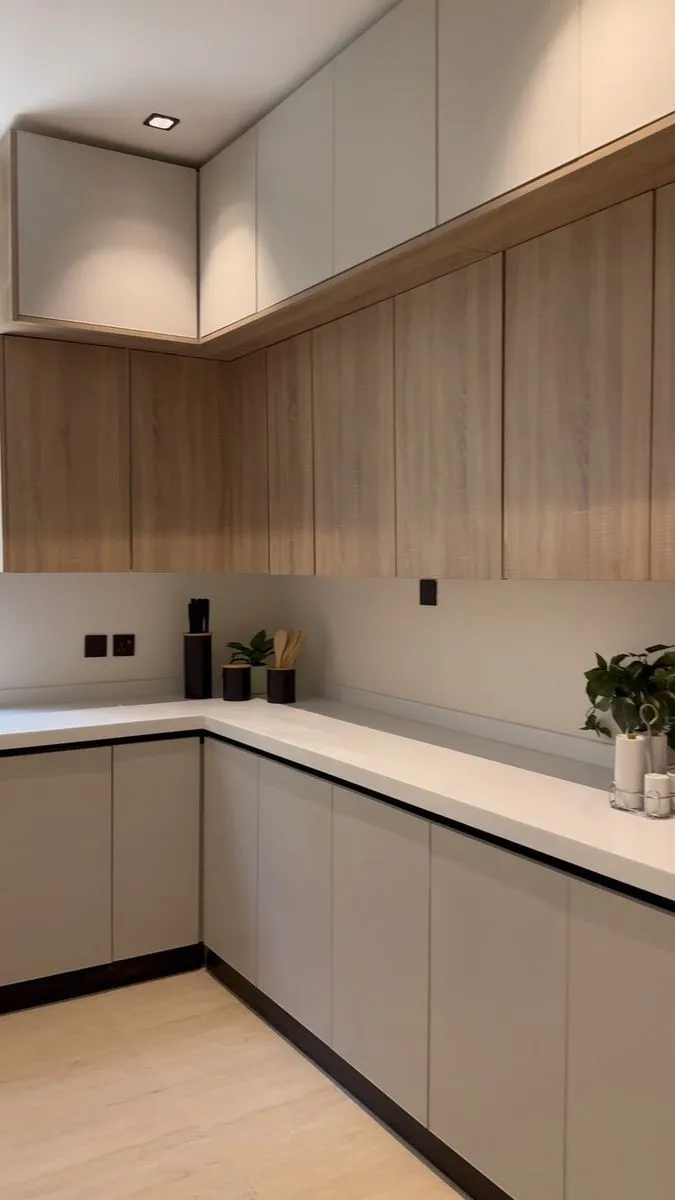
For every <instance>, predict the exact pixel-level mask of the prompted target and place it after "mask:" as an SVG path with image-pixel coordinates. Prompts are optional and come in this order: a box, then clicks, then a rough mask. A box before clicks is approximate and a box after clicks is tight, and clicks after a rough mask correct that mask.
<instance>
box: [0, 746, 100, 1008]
mask: <svg viewBox="0 0 675 1200" xmlns="http://www.w3.org/2000/svg"><path fill="white" fill-rule="evenodd" d="M110 809H111V750H110V747H109V746H108V747H102V746H95V747H92V748H90V749H83V750H65V751H60V752H59V753H51V754H29V755H26V756H21V755H19V756H17V757H15V758H2V759H0V898H1V899H0V986H2V985H4V984H9V983H18V982H19V981H21V980H26V979H39V978H42V977H43V976H47V975H59V974H61V973H62V972H64V971H79V970H81V969H83V968H85V967H95V966H98V965H99V964H101V963H107V962H110V959H111V942H110V928H111V919H110V918H111V890H112V889H111V866H110V864H111V841H110Z"/></svg>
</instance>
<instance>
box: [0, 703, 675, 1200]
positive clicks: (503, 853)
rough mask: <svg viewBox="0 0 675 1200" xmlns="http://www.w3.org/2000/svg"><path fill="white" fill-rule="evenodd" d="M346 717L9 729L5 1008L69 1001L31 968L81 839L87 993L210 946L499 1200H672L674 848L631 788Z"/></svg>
mask: <svg viewBox="0 0 675 1200" xmlns="http://www.w3.org/2000/svg"><path fill="white" fill-rule="evenodd" d="M321 708H322V706H321V705H317V706H308V707H306V708H299V707H292V708H283V707H276V706H270V705H268V704H266V703H265V702H264V701H252V702H250V703H247V704H227V705H226V704H224V703H223V702H222V701H217V700H215V701H204V702H179V701H176V702H164V703H157V704H138V705H120V706H115V707H112V708H90V709H78V710H75V709H60V710H56V709H53V710H46V709H43V710H39V711H38V710H14V711H8V710H5V711H4V712H0V834H1V835H2V836H1V837H0V891H3V892H4V896H5V903H4V905H2V906H0V982H2V983H4V985H5V986H4V987H1V988H0V1005H1V1006H2V1007H3V1008H5V1009H7V1008H11V1007H19V1006H20V1005H21V1003H22V1002H25V1003H35V1002H36V997H37V1000H39V999H42V998H49V997H50V995H52V994H53V993H52V992H51V991H50V982H51V980H52V979H53V978H55V976H54V974H53V973H54V972H55V971H58V970H59V969H60V968H59V966H58V965H57V964H58V959H54V964H53V965H51V966H50V967H49V970H48V971H45V972H39V971H38V970H37V969H35V968H34V967H31V966H30V965H29V966H27V967H26V969H25V970H24V969H23V968H22V967H21V965H19V966H17V967H15V968H14V969H13V970H10V971H9V973H7V972H6V971H3V964H2V954H3V946H6V947H7V954H8V960H9V959H11V958H12V955H13V954H14V955H15V956H16V962H17V963H19V964H21V963H23V962H28V963H29V964H30V962H31V961H32V960H31V959H30V953H29V955H28V959H26V958H25V953H24V952H25V946H24V943H25V941H26V939H25V937H22V931H21V928H20V926H21V910H22V909H23V908H26V909H28V910H29V912H28V918H27V924H26V928H29V927H30V921H31V919H32V920H33V928H35V929H37V928H40V925H39V923H38V922H37V916H36V913H37V910H36V911H32V906H33V898H32V892H31V883H32V884H34V889H35V890H36V892H39V889H40V886H41V879H40V878H39V877H37V878H35V880H33V881H31V880H30V879H29V878H28V879H27V877H28V876H29V875H30V869H31V864H32V863H35V869H36V870H42V871H43V876H44V877H45V878H46V879H47V884H46V886H47V889H48V887H49V885H50V878H49V876H50V874H51V872H52V866H53V863H52V859H53V858H54V857H56V856H57V849H58V847H61V848H62V849H64V848H65V849H66V850H67V847H68V844H69V839H70V838H71V837H72V838H73V839H74V840H76V841H77V840H78V839H79V846H78V848H77V853H75V852H73V857H72V860H71V861H70V862H69V863H68V864H62V867H61V868H58V869H57V870H56V874H57V876H58V877H57V879H56V882H55V885H54V886H55V887H56V894H57V895H59V896H60V892H59V888H61V889H63V888H65V891H66V893H68V894H67V895H66V898H65V900H64V904H65V905H66V907H65V909H64V911H66V912H68V913H70V912H71V911H72V913H73V914H74V913H76V912H77V911H82V910H83V909H86V910H87V913H88V919H89V918H90V919H89V926H88V927H87V928H82V929H80V928H79V926H78V927H77V929H76V932H75V934H74V935H73V937H72V938H71V940H74V941H75V942H79V945H78V947H77V954H78V955H79V957H78V956H77V955H76V957H75V959H74V960H73V962H74V963H75V965H76V969H75V971H74V972H73V971H71V968H70V965H69V966H66V967H65V968H63V969H64V970H65V972H66V974H65V975H60V976H59V979H61V980H63V979H66V981H68V980H70V981H71V982H72V983H73V985H74V986H73V987H72V988H71V989H70V991H68V986H69V985H68V983H67V982H66V984H65V985H64V987H65V990H64V991H63V992H62V994H73V993H74V992H77V990H78V986H77V983H78V980H80V979H82V981H83V986H82V989H80V990H93V989H94V988H95V987H96V986H109V985H110V984H111V983H115V982H123V981H124V978H116V977H114V976H108V975H106V971H108V972H110V971H113V970H117V971H118V973H119V972H121V973H122V976H124V973H125V972H126V973H127V977H128V978H134V977H143V970H146V971H147V970H152V969H153V968H154V967H156V968H157V971H161V970H162V969H163V958H162V956H167V955H168V956H173V958H171V957H170V958H169V959H167V969H180V967H181V966H183V967H186V966H195V965H199V961H203V954H204V951H203V947H204V946H205V947H206V955H207V965H208V966H209V967H210V969H211V970H212V972H213V974H214V975H216V976H217V977H218V978H220V979H221V981H223V982H225V983H226V984H227V986H229V987H231V988H232V989H233V990H235V991H236V992H238V993H239V994H240V995H241V996H242V997H243V998H244V999H245V1000H246V1001H247V1002H248V1003H249V1004H251V1005H252V1006H253V1007H255V1008H257V1009H258V1011H260V1012H261V1013H262V1014H263V1015H264V1016H265V1017H266V1018H267V1019H268V1020H270V1021H271V1022H272V1023H273V1024H275V1025H276V1026H277V1027H278V1028H280V1029H281V1030H282V1032H284V1033H285V1034H286V1035H287V1036H289V1037H290V1038H292V1040H294V1041H295V1042H296V1043H297V1044H298V1045H300V1046H301V1048H302V1049H303V1050H304V1051H305V1052H306V1053H308V1054H310V1055H311V1056H312V1057H313V1058H315V1060H316V1061H318V1062H319V1063H320V1064H321V1065H322V1066H323V1067H324V1068H325V1069H327V1070H328V1071H330V1072H331V1073H332V1074H334V1075H335V1077H336V1078H338V1079H339V1080H340V1081H341V1082H342V1083H343V1084H344V1085H345V1086H347V1087H348V1088H349V1089H350V1090H352V1091H353V1092H354V1093H355V1094H356V1095H358V1096H360V1098H361V1099H362V1100H363V1101H364V1102H365V1103H367V1104H369V1105H370V1107H371V1108H373V1110H374V1111H375V1112H377V1113H378V1114H379V1115H380V1116H381V1117H382V1118H383V1119H384V1120H385V1121H387V1122H388V1123H389V1124H390V1125H391V1126H392V1127H393V1128H394V1129H396V1130H397V1131H398V1132H399V1133H401V1134H402V1135H403V1136H404V1137H407V1138H408V1140H409V1141H410V1142H411V1143H412V1144H413V1145H415V1146H416V1147H417V1148H418V1149H420V1150H421V1151H422V1152H423V1153H424V1154H426V1155H427V1156H428V1157H429V1158H430V1159H431V1160H432V1161H434V1162H435V1163H436V1164H437V1165H439V1166H440V1167H441V1168H442V1169H443V1170H445V1171H446V1173H447V1174H448V1175H449V1176H450V1177H451V1178H452V1179H454V1180H455V1181H456V1182H457V1183H459V1184H460V1186H463V1187H464V1188H465V1189H466V1190H467V1191H468V1192H469V1194H470V1195H471V1196H473V1197H475V1198H476V1200H500V1198H503V1197H512V1198H513V1200H610V1197H611V1200H634V1197H635V1195H637V1194H642V1195H645V1196H647V1195H648V1196H649V1197H650V1200H666V1198H668V1200H670V1197H671V1196H672V1194H673V1190H674V1189H675V1166H674V1165H673V1160H672V1155H671V1153H670V1138H671V1134H672V1129H673V1127H675V1089H674V1088H673V1086H672V1080H673V1078H675V1036H674V1035H673V1032H672V1023H673V1014H674V1013H675V919H674V918H673V914H674V913H675V820H673V821H665V822H658V821H650V820H648V819H646V818H641V817H635V816H630V815H627V814H622V813H617V812H615V811H614V810H612V809H611V808H610V806H609V803H608V798H607V790H606V785H607V783H608V779H607V773H606V772H605V771H604V770H603V769H602V768H597V767H591V766H582V765H577V766H574V765H573V764H570V763H568V764H565V762H564V761H563V760H556V759H553V758H552V757H550V756H545V755H541V754H538V753H536V752H531V751H517V752H516V751H514V750H512V749H509V748H507V747H501V748H500V747H499V746H498V745H497V744H495V743H490V744H487V743H481V742H480V740H479V739H471V738H464V737H462V736H460V735H457V736H456V737H454V738H453V736H452V735H448V736H447V737H440V736H439V733H438V731H437V730H436V731H434V730H431V729H429V728H427V727H423V726H415V725H412V724H411V725H404V724H402V723H401V722H397V721H396V720H394V719H392V720H389V719H385V718H382V717H376V716H375V715H374V714H366V713H363V712H361V713H355V712H352V711H351V710H349V709H348V708H343V707H341V706H339V705H324V706H323V711H321ZM377 725H379V726H380V727H379V728H377V727H374V726H377ZM439 741H440V742H443V741H445V742H446V744H438V743H439ZM447 743H450V744H447ZM59 764H62V765H61V766H60V765H59ZM66 764H68V765H67V766H66ZM24 801H25V804H24ZM60 804H63V814H64V816H63V819H60V818H59V817H58V813H59V805H60ZM31 806H32V807H31ZM3 810H4V812H3ZM94 813H96V814H98V815H97V816H96V818H95V820H94V816H93V814H94ZM66 816H67V817H68V818H69V820H70V821H71V826H70V832H69V827H68V826H67V823H66ZM52 822H53V824H50V823H52ZM88 822H89V824H88ZM88 831H90V832H88ZM40 837H42V840H43V844H42V845H38V842H39V839H40ZM33 838H35V839H36V846H35V853H34V854H33V853H32V848H31V839H33ZM3 842H4V843H5V845H4V851H3ZM22 856H23V857H22ZM41 864H42V866H41ZM66 868H67V869H66ZM55 869H56V868H55ZM80 870H81V871H82V872H83V877H84V878H85V882H86V884H87V887H88V888H89V892H90V895H87V896H86V897H85V896H84V894H77V888H75V892H74V893H72V894H71V892H72V888H73V887H74V886H75V885H74V884H73V882H72V881H73V880H74V879H76V877H77V875H78V872H79V871H80ZM3 871H4V874H5V878H4V879H3V877H2V872H3ZM106 871H107V872H108V875H107V876H106ZM59 872H60V873H59ZM64 879H65V882H64ZM8 880H9V881H10V882H9V883H8V882H7V881H8ZM12 886H15V893H12ZM153 892H154V896H155V900H154V903H153ZM68 905H70V906H71V907H70V909H69V908H68ZM56 907H58V906H56ZM38 908H39V906H38ZM3 910H4V911H3ZM97 913H98V916H97ZM97 920H98V926H97V930H98V932H96V930H94V932H92V929H93V926H94V925H96V921H97ZM62 924H63V922H62ZM73 928H75V926H73ZM60 932H61V933H63V931H62V930H61V931H59V930H56V932H55V935H54V938H53V940H54V942H55V943H58V940H59V933H60ZM64 937H66V938H67V937H70V932H69V931H68V930H67V931H66V933H65V934H64ZM96 938H98V941H96ZM87 939H89V945H90V949H88V948H87V947H88V941H87ZM17 946H18V949H17ZM68 950H69V952H70V947H69V948H68ZM200 954H201V956H202V957H201V959H200V958H199V955H200ZM22 956H24V957H22ZM176 956H177V957H176ZM64 961H66V962H67V963H69V964H70V959H69V958H68V955H67V954H66V958H65V959H64ZM141 962H142V963H144V964H146V966H145V967H143V968H142V969H140V970H139V969H138V964H139V963H141ZM149 962H151V963H152V964H153V965H152V966H151V967H150V968H148V967H147V964H148V963H149ZM172 964H173V965H172ZM87 968H88V969H89V970H90V972H93V973H94V974H93V976H92V978H91V980H89V976H88V974H87ZM97 971H98V972H99V974H98V975H97V974H96V972H97ZM101 972H102V973H101ZM135 972H136V974H135ZM38 974H43V975H47V976H49V977H48V978H40V979H38V978H36V976H37V975H38ZM76 977H77V978H76ZM83 977H86V978H83ZM36 988H37V992H36V991H35V989H36ZM26 989H28V990H26ZM31 989H32V991H31ZM40 989H42V992H41V991H40ZM56 994H57V995H58V994H59V992H58V989H57V992H56ZM3 997H4V1001H3ZM14 1001H16V1003H14Z"/></svg>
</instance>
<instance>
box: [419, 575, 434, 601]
mask: <svg viewBox="0 0 675 1200" xmlns="http://www.w3.org/2000/svg"><path fill="white" fill-rule="evenodd" d="M420 604H428V605H435V604H438V580H437V579H420Z"/></svg>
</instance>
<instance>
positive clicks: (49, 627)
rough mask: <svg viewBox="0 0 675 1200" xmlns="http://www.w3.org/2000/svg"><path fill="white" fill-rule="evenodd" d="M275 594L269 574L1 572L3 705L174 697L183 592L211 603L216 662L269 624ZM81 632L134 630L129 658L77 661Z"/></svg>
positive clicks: (182, 624)
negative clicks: (132, 653) (110, 696)
mask: <svg viewBox="0 0 675 1200" xmlns="http://www.w3.org/2000/svg"><path fill="white" fill-rule="evenodd" d="M278 593H279V584H278V581H277V580H275V579H270V578H269V577H266V576H234V575H173V574H167V575H159V574H158V575H144V574H138V575H136V574H124V575H86V574H84V575H0V629H1V630H2V634H1V640H0V646H1V650H0V704H2V705H5V706H7V705H11V704H13V703H32V702H34V701H37V702H40V701H42V700H44V701H45V702H46V703H48V702H49V701H50V700H52V701H54V702H59V700H60V699H67V700H74V699H79V698H82V699H87V698H88V697H91V698H92V699H96V698H98V697H99V696H103V695H104V694H105V693H106V691H107V690H110V691H111V693H112V694H113V695H115V696H117V697H119V699H124V698H125V697H127V696H132V697H133V696H135V695H143V694H146V695H153V694H158V695H163V694H172V693H173V694H175V693H176V692H177V691H178V692H179V694H180V690H181V689H182V670H183V668H182V644H183V643H182V634H183V632H184V630H185V629H186V628H187V603H188V600H189V599H190V597H191V596H208V597H209V598H210V599H211V602H212V609H211V615H212V620H211V625H212V629H213V630H214V660H215V664H214V665H215V667H216V668H217V667H218V665H219V664H220V663H222V662H223V655H224V646H225V642H227V641H230V640H231V639H237V640H239V639H247V638H249V637H250V636H251V634H253V633H255V631H256V629H258V628H260V626H261V625H269V626H270V627H274V625H275V624H276V623H277V622H278V620H279V615H278V607H279V606H278V600H277V597H278ZM85 633H108V634H112V633H135V634H136V655H135V657H134V658H112V657H108V658H104V659H100V658H88V659H87V658H84V656H83V639H84V635H85ZM111 652H112V646H111V645H109V653H111ZM218 686H219V679H218V676H217V674H214V687H215V688H216V690H217V688H218Z"/></svg>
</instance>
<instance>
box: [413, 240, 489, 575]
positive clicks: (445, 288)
mask: <svg viewBox="0 0 675 1200" xmlns="http://www.w3.org/2000/svg"><path fill="white" fill-rule="evenodd" d="M395 303H396V334H395V341H396V511H397V522H396V525H397V572H398V574H399V575H403V576H406V577H408V578H412V579H421V578H426V577H430V578H438V577H441V578H443V577H445V578H459V579H498V578H500V576H501V566H502V258H501V256H500V255H495V256H494V257H493V258H489V259H486V260H485V262H482V263H477V264H476V265H475V266H471V267H465V268H464V270H461V271H455V272H454V274H452V275H446V276H445V277H444V278H442V279H437V280H435V281H434V282H433V283H428V284H425V285H424V287H420V288H415V289H414V290H413V291H410V292H405V293H404V294H403V295H402V296H397V297H396V302H395Z"/></svg>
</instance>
